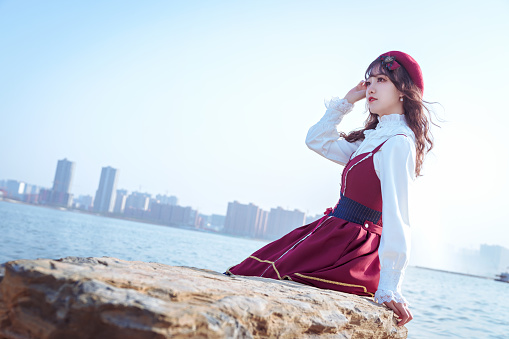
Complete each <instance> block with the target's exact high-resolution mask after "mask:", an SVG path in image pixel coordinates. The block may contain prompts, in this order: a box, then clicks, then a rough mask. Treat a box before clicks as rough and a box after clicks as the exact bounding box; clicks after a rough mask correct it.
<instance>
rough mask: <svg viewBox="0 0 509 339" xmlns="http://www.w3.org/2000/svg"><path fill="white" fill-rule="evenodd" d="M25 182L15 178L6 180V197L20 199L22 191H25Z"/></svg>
mask: <svg viewBox="0 0 509 339" xmlns="http://www.w3.org/2000/svg"><path fill="white" fill-rule="evenodd" d="M25 186H26V183H24V182H22V181H17V180H7V182H6V184H5V191H6V192H7V198H10V199H16V200H22V198H23V192H24V191H25Z"/></svg>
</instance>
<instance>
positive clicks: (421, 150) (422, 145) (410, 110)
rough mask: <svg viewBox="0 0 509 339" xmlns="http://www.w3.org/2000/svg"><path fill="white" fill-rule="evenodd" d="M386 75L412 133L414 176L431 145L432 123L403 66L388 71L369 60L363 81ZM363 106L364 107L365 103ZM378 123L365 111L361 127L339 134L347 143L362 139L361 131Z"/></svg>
mask: <svg viewBox="0 0 509 339" xmlns="http://www.w3.org/2000/svg"><path fill="white" fill-rule="evenodd" d="M372 74H373V75H379V74H384V75H386V76H387V77H388V78H389V79H390V80H391V82H392V83H393V84H394V86H395V87H396V88H397V89H398V91H400V92H401V93H403V109H404V111H405V113H404V114H405V119H406V122H407V124H408V126H409V127H410V129H411V130H412V132H414V134H415V146H416V161H415V162H416V163H415V175H416V176H419V175H420V173H421V168H422V163H423V162H424V157H425V155H426V153H428V152H429V151H430V150H431V149H432V148H433V135H432V134H431V131H430V124H434V125H436V124H435V123H434V122H432V120H431V115H430V110H429V109H428V108H427V107H426V106H425V105H424V104H425V103H426V104H429V102H427V101H424V100H422V93H421V90H420V89H419V87H417V86H416V85H415V84H414V82H413V81H412V79H411V78H410V75H409V74H408V72H407V71H406V69H405V68H404V67H399V68H397V69H395V70H393V71H390V70H388V69H387V68H386V67H383V66H382V61H381V60H380V59H376V60H375V61H373V62H372V63H371V64H370V65H369V67H368V69H367V70H366V74H365V78H366V80H367V79H368V78H369V77H370V76H371V75H372ZM366 107H367V106H366ZM377 125H378V115H376V114H374V113H371V111H370V112H369V115H368V118H367V119H366V121H365V122H364V128H362V129H360V130H356V131H352V132H350V133H348V134H346V133H344V132H342V133H341V134H340V136H341V137H343V138H344V139H345V140H346V141H348V142H354V141H357V140H364V131H365V130H369V129H374V128H376V126H377Z"/></svg>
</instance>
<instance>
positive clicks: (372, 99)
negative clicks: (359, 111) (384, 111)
mask: <svg viewBox="0 0 509 339" xmlns="http://www.w3.org/2000/svg"><path fill="white" fill-rule="evenodd" d="M375 100H377V99H376V98H373V97H369V98H368V101H369V102H373V101H375Z"/></svg>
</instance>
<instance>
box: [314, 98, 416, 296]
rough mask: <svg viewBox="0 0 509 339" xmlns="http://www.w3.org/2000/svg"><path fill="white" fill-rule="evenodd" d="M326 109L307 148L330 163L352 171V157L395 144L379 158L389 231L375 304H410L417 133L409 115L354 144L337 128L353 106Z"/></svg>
mask: <svg viewBox="0 0 509 339" xmlns="http://www.w3.org/2000/svg"><path fill="white" fill-rule="evenodd" d="M325 106H326V107H327V111H326V112H325V115H324V116H323V117H322V119H320V121H319V122H318V123H317V124H316V125H314V126H313V127H311V128H310V129H309V132H308V134H307V137H306V144H307V146H308V147H309V148H310V149H312V150H313V151H315V152H317V153H318V154H320V155H322V156H324V157H325V158H327V159H329V160H332V161H334V162H336V163H338V164H340V165H346V163H347V162H348V160H349V159H350V156H352V157H355V156H356V155H358V154H362V153H365V152H370V151H372V150H373V149H374V148H375V147H377V146H378V145H380V144H381V143H383V142H384V141H385V140H387V139H389V138H390V139H389V140H388V141H387V142H386V143H385V144H384V146H383V147H382V148H381V149H380V151H378V152H377V153H375V154H374V155H373V163H374V166H375V172H376V174H377V176H378V178H379V179H380V184H381V190H382V200H383V207H382V222H383V228H382V237H381V241H380V247H379V248H378V256H379V258H380V265H381V271H380V281H379V283H378V290H377V291H376V293H375V301H376V302H378V303H380V304H382V303H383V302H385V301H387V302H389V301H391V300H395V301H396V302H402V303H407V301H406V299H405V298H404V297H403V295H402V294H401V284H402V282H403V277H404V272H405V268H406V266H407V264H408V258H409V253H410V220H409V211H408V210H409V209H408V205H409V202H408V199H409V196H408V194H409V188H410V185H411V183H412V182H413V181H414V180H415V158H416V149H415V136H414V133H413V132H412V130H411V129H410V127H408V125H407V123H406V121H405V116H404V115H400V114H389V115H384V116H382V117H381V118H380V117H379V118H378V121H379V123H378V125H377V127H376V128H375V129H373V130H367V131H365V132H364V136H365V139H364V140H363V141H360V140H359V141H356V142H353V143H349V142H347V141H346V140H344V139H343V138H341V137H340V136H339V133H338V130H337V125H338V124H339V123H340V122H341V120H342V119H343V116H344V115H345V114H347V113H349V112H350V111H351V110H352V108H353V104H350V103H349V102H348V101H347V100H346V99H339V98H333V99H332V100H330V101H329V102H326V103H325ZM396 134H404V135H406V136H407V137H405V136H403V135H398V136H395V135H396ZM391 137H392V138H391ZM352 154H353V155H352Z"/></svg>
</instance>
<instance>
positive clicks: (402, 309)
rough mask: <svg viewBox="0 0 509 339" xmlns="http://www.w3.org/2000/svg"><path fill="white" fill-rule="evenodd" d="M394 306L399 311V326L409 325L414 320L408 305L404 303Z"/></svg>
mask: <svg viewBox="0 0 509 339" xmlns="http://www.w3.org/2000/svg"><path fill="white" fill-rule="evenodd" d="M394 306H395V307H396V309H397V310H398V311H399V314H400V318H401V321H400V322H399V323H398V326H403V325H405V324H406V323H408V322H409V321H410V320H412V319H413V317H412V313H410V310H409V309H408V307H407V306H406V304H403V303H394Z"/></svg>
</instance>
